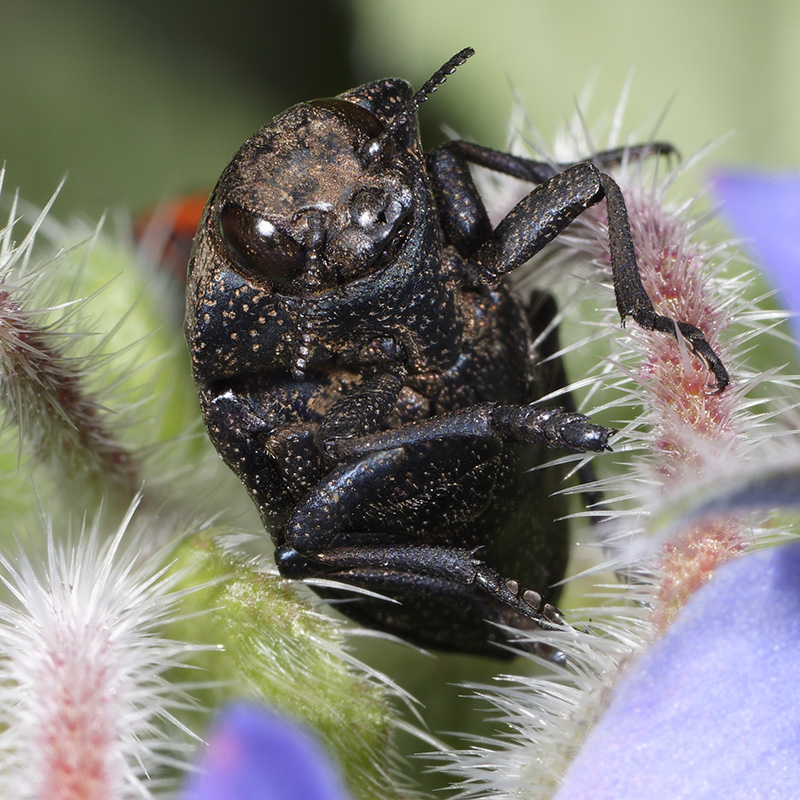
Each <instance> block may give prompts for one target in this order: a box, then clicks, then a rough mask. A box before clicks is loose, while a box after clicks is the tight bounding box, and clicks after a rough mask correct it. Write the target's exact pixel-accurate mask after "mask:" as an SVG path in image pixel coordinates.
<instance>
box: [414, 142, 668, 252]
mask: <svg viewBox="0 0 800 800" xmlns="http://www.w3.org/2000/svg"><path fill="white" fill-rule="evenodd" d="M673 153H675V148H674V147H673V146H672V145H671V144H667V143H666V142H650V143H648V144H642V145H634V146H632V147H618V148H615V149H613V150H604V151H601V152H599V153H596V154H595V155H593V156H592V158H591V161H592V163H593V164H595V165H596V166H598V167H600V168H601V169H608V168H609V167H613V166H616V165H618V164H620V163H621V162H622V161H624V160H625V159H631V158H636V159H640V158H646V157H648V156H652V155H671V154H673ZM426 163H427V166H428V172H429V173H430V176H431V183H432V185H433V194H434V198H435V200H436V206H437V208H438V209H439V217H440V221H441V223H442V229H443V230H444V232H445V237H446V239H447V241H448V242H449V243H450V244H452V245H453V246H454V247H455V248H456V249H457V250H458V252H459V253H460V254H461V255H462V256H464V257H468V256H471V255H472V254H473V253H474V252H475V251H476V250H477V249H478V247H480V245H482V244H483V243H484V242H486V241H488V240H489V238H490V237H491V235H492V224H491V222H490V221H489V215H488V214H487V213H486V208H485V206H484V204H483V200H482V199H481V196H480V193H479V192H478V189H477V187H476V186H475V181H474V180H473V178H472V173H471V171H470V168H469V165H470V164H475V165H476V166H479V167H484V168H485V169H489V170H492V171H493V172H499V173H501V174H503V175H509V176H510V177H512V178H517V179H518V180H522V181H527V182H529V183H544V182H545V181H548V180H550V179H551V178H552V177H553V176H554V175H556V174H557V173H559V172H561V171H563V170H564V169H565V168H567V167H568V166H570V165H569V164H553V163H552V162H548V161H534V160H532V159H530V158H524V157H523V156H516V155H512V154H511V153H504V152H502V151H500V150H493V149H491V148H490V147H483V146H482V145H479V144H474V143H473V142H465V141H462V140H458V139H456V140H454V141H451V142H445V143H444V144H443V145H440V146H439V147H436V148H434V149H433V150H431V151H430V152H429V153H428V155H427V157H426Z"/></svg>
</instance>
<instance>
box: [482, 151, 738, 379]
mask: <svg viewBox="0 0 800 800" xmlns="http://www.w3.org/2000/svg"><path fill="white" fill-rule="evenodd" d="M603 198H605V200H606V205H607V209H608V236H609V246H610V251H611V274H612V279H613V282H614V293H615V296H616V301H617V308H618V310H619V313H620V317H621V318H622V320H623V321H624V320H625V318H626V317H627V316H631V317H633V319H634V320H635V321H636V322H637V323H638V324H639V325H640V326H641V327H642V328H644V329H645V330H655V331H659V332H661V333H666V334H668V335H671V336H673V337H677V336H678V335H679V334H680V335H681V336H682V337H683V338H684V339H685V340H686V342H687V344H688V345H689V347H690V348H691V350H692V351H693V352H694V353H696V354H697V355H698V356H699V357H700V358H702V359H703V361H705V363H706V365H707V366H708V368H709V370H710V371H711V372H712V373H713V374H714V377H715V378H716V382H717V391H718V392H721V391H723V390H724V389H725V387H726V386H727V385H728V381H729V378H728V372H727V370H726V369H725V366H724V364H723V363H722V361H721V359H720V358H719V356H717V354H716V353H715V352H714V350H713V349H712V348H711V345H709V343H708V342H707V340H706V338H705V336H704V335H703V332H702V331H701V330H700V329H699V328H697V327H696V326H694V325H690V324H689V323H687V322H682V321H676V320H673V319H671V318H670V317H666V316H663V315H661V314H658V313H657V312H656V310H655V308H654V307H653V303H652V301H651V300H650V298H649V297H648V295H647V292H646V291H645V289H644V285H643V284H642V278H641V275H640V274H639V267H638V265H637V263H636V253H635V250H634V246H633V239H632V238H631V231H630V224H629V222H628V212H627V209H626V207H625V200H624V198H623V196H622V192H621V190H620V188H619V186H618V185H617V183H616V182H615V181H614V179H613V178H611V177H610V176H609V175H606V174H604V173H601V172H599V170H598V169H597V167H595V166H594V164H592V163H590V162H588V161H587V162H583V163H581V164H575V165H574V166H571V167H568V168H567V169H565V170H564V171H563V172H560V173H558V174H557V175H555V176H553V177H552V178H551V179H550V180H548V181H547V182H546V183H543V184H542V185H541V186H538V187H537V188H536V189H534V190H533V191H532V192H531V193H530V194H528V195H527V196H526V197H524V198H523V199H522V200H521V201H520V202H519V203H517V205H516V206H515V207H514V208H513V209H512V210H511V211H510V212H509V213H508V215H507V216H506V217H505V218H504V219H503V220H502V221H501V222H500V223H499V224H498V226H497V227H496V228H495V230H494V233H493V234H492V236H491V238H490V239H489V241H487V242H486V243H485V244H484V245H482V246H481V247H480V248H479V249H478V250H477V251H476V252H475V254H474V256H473V257H472V258H471V259H469V260H468V262H467V264H468V273H467V274H468V277H469V279H471V280H472V281H473V282H475V283H476V284H488V285H491V284H495V283H497V282H498V281H499V280H500V279H501V278H502V277H503V276H504V275H506V274H507V273H509V272H512V271H513V270H515V269H517V268H518V267H520V266H522V265H523V264H524V263H525V262H526V261H528V260H529V259H530V258H532V257H533V256H534V255H535V254H536V253H538V252H539V251H540V250H541V249H542V248H543V247H544V246H545V245H546V244H548V243H549V242H551V241H552V240H553V239H555V238H556V237H557V236H558V235H559V234H560V233H561V232H562V231H564V230H565V229H566V228H567V226H568V225H570V223H572V222H573V221H574V220H575V219H577V217H578V216H580V214H582V213H583V212H584V211H585V210H586V209H587V208H590V207H591V206H594V205H596V204H597V203H599V202H600V201H601V200H602V199H603Z"/></svg>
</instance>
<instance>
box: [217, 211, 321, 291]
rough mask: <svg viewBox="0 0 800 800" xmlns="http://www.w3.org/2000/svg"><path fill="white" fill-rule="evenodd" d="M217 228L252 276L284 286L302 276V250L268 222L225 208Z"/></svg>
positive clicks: (239, 262)
mask: <svg viewBox="0 0 800 800" xmlns="http://www.w3.org/2000/svg"><path fill="white" fill-rule="evenodd" d="M219 227H220V233H221V234H222V240H223V242H225V246H226V247H227V248H228V250H229V251H230V252H231V253H232V254H233V256H234V257H235V259H236V261H237V263H238V264H239V265H240V266H241V267H242V268H244V269H246V270H247V271H248V272H250V273H252V274H253V275H255V276H256V277H259V278H264V279H266V280H267V281H268V282H269V283H271V284H273V285H276V286H286V285H287V284H289V283H291V282H292V281H294V280H296V279H297V278H298V277H299V276H300V275H302V273H303V269H304V267H305V262H306V251H305V248H304V247H303V246H302V245H300V244H298V243H297V242H296V241H295V240H294V239H292V238H291V237H290V236H287V235H286V234H285V233H283V232H282V231H281V230H279V229H278V228H277V227H276V226H275V225H274V224H273V223H272V222H270V221H269V220H268V219H264V218H263V217H258V216H256V215H255V214H252V213H251V212H249V211H246V210H245V209H243V208H242V207H241V206H237V205H226V206H225V207H224V208H223V209H222V211H221V212H220V215H219Z"/></svg>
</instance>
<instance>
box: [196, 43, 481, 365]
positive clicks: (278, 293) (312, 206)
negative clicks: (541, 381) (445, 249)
mask: <svg viewBox="0 0 800 800" xmlns="http://www.w3.org/2000/svg"><path fill="white" fill-rule="evenodd" d="M469 54H471V53H469ZM469 54H468V55H469ZM468 55H464V52H462V53H460V54H459V55H458V56H456V57H455V58H454V59H451V61H450V62H448V64H446V65H445V67H443V68H442V69H441V70H439V71H438V72H437V73H436V74H435V75H434V76H433V78H431V79H430V80H429V81H428V82H427V83H426V84H425V86H423V88H422V89H420V91H419V92H417V94H416V95H414V94H412V90H411V87H410V85H409V84H408V83H407V82H406V81H403V80H398V79H386V80H382V81H376V82H374V83H369V84H365V85H364V86H361V87H359V88H357V89H353V90H350V91H349V92H346V93H344V94H342V95H339V96H338V97H334V98H326V99H322V100H313V101H311V102H308V103H301V104H299V105H296V106H294V107H292V108H290V109H288V110H287V111H285V112H283V113H282V114H279V115H278V116H277V117H275V118H274V119H273V120H272V121H271V122H269V123H267V124H266V125H265V126H263V127H262V128H261V129H260V130H258V131H257V132H256V133H255V134H254V135H253V136H252V137H251V138H250V139H248V140H247V142H245V144H244V145H243V146H242V148H241V149H240V150H239V152H238V153H237V154H236V156H235V157H234V158H233V160H232V161H231V163H230V164H229V165H228V167H227V169H226V170H225V172H224V173H223V174H222V176H221V178H220V180H219V183H218V184H217V187H216V189H215V190H214V192H213V194H212V196H211V198H210V200H209V204H208V206H207V208H206V212H205V214H204V217H203V220H202V222H201V223H200V228H199V230H198V235H197V237H196V240H195V246H194V249H193V255H192V260H191V262H190V294H189V296H190V297H192V295H194V296H195V298H196V301H197V303H198V306H197V307H199V306H200V305H203V304H204V305H205V306H206V307H208V306H209V304H211V305H213V304H214V303H216V302H217V301H216V300H214V299H213V297H212V295H214V294H216V293H218V292H221V291H222V287H223V286H225V287H227V288H226V291H227V290H229V289H230V288H231V287H232V286H240V287H241V288H240V290H238V291H239V294H240V295H241V296H244V294H245V293H249V294H250V295H253V293H256V294H257V296H258V297H263V296H269V297H271V298H274V304H275V307H276V308H277V309H278V310H277V311H276V313H278V314H281V315H284V314H285V315H286V320H285V323H284V326H285V330H286V331H287V338H288V339H289V340H291V341H292V342H293V344H292V345H291V347H290V349H291V350H292V353H291V356H290V361H291V371H292V373H293V374H294V375H295V377H298V378H302V376H303V373H304V370H305V366H306V363H307V356H308V354H309V351H310V349H311V348H312V345H313V344H314V342H312V340H314V341H316V343H317V344H320V343H322V344H324V346H325V347H328V348H330V347H333V346H334V345H332V344H330V342H332V341H333V340H334V339H335V338H336V337H337V336H340V335H341V329H343V328H346V327H347V326H349V332H352V333H354V334H355V336H356V337H362V338H368V339H369V338H375V337H376V336H378V334H380V335H385V330H384V329H385V327H386V326H387V325H388V324H389V323H387V321H386V316H387V315H386V308H387V307H389V306H391V305H393V304H394V305H396V304H397V303H398V302H403V301H402V300H400V297H401V296H403V295H405V296H408V297H409V298H413V297H418V296H419V295H420V294H421V292H420V287H418V286H414V287H411V286H410V284H414V283H417V284H418V283H419V281H421V280H424V281H426V282H427V283H430V282H431V281H434V282H435V278H432V277H431V272H432V271H433V272H435V270H437V269H438V268H439V266H438V265H439V262H440V258H441V256H440V249H441V244H440V241H439V239H438V238H437V237H438V236H439V233H438V220H437V217H436V214H435V213H433V214H432V213H431V209H432V208H434V206H433V201H432V198H431V195H430V190H429V187H428V182H427V175H426V171H425V164H424V154H423V152H422V147H421V144H420V141H419V133H418V129H417V121H416V116H415V112H416V109H417V107H418V106H419V104H420V103H421V102H423V101H424V100H425V98H426V97H427V96H428V95H429V94H430V93H431V92H433V91H434V90H435V89H436V87H437V86H438V85H439V84H440V83H441V82H442V81H443V80H444V79H445V77H446V75H447V74H449V73H450V72H452V71H453V69H455V66H457V63H461V62H462V61H463V60H464V59H465V58H466V57H468ZM459 59H460V60H459ZM423 273H424V275H423ZM215 281H216V284H217V285H216V286H214V285H212V284H213V283H214V282H215ZM434 294H437V292H436V291H435V289H434V287H431V291H430V292H428V295H430V296H431V303H432V302H433V298H432V295H434ZM220 299H222V298H221V297H220ZM226 302H227V303H228V304H230V302H231V301H230V298H227V299H226ZM442 302H443V301H442V299H441V298H440V308H441V304H442ZM248 305H249V304H248ZM195 311H196V309H195ZM191 313H193V312H192V310H191V309H188V310H187V320H188V319H189V316H188V315H189V314H191ZM236 313H237V312H236V311H235V309H234V308H233V307H231V308H230V309H229V312H228V314H229V318H231V319H232V318H233V316H234V315H235V314H236ZM402 313H406V314H411V313H412V311H411V310H408V309H406V310H405V311H403V312H401V313H400V314H399V315H397V316H396V317H395V319H396V322H395V323H392V324H394V326H395V328H398V327H402V319H400V317H401V316H402ZM414 313H416V312H414ZM430 313H433V314H435V313H436V311H435V310H433V309H431V311H430ZM240 316H241V314H240ZM417 316H419V314H417ZM378 318H380V319H379V321H378V322H375V320H376V319H378ZM373 323H374V324H373ZM192 324H193V323H192ZM421 324H422V323H418V324H417V325H416V327H420V325H421ZM437 324H438V321H437ZM326 328H327V331H326ZM312 329H313V330H312ZM195 334H197V331H195Z"/></svg>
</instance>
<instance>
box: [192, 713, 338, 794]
mask: <svg viewBox="0 0 800 800" xmlns="http://www.w3.org/2000/svg"><path fill="white" fill-rule="evenodd" d="M348 797H349V795H348V794H347V792H345V790H344V789H343V788H342V782H341V780H340V778H339V776H338V774H337V773H336V771H335V770H334V768H333V766H332V765H331V763H330V760H329V759H328V757H327V755H326V753H325V752H324V751H323V749H322V748H321V747H320V745H319V744H318V743H317V742H316V741H315V740H314V739H313V738H312V737H311V736H310V735H309V734H308V733H307V732H306V731H305V730H304V729H302V728H301V727H300V726H298V725H296V724H294V723H291V722H289V721H288V720H287V719H285V718H284V717H281V716H279V715H277V714H274V713H272V712H269V711H266V710H265V709H263V708H260V707H257V706H253V705H248V704H245V703H240V704H236V705H232V706H229V707H228V708H227V709H225V710H224V711H223V712H222V714H221V715H220V716H219V717H218V719H217V720H216V722H215V723H214V726H213V728H212V730H211V733H210V734H209V742H208V748H207V749H206V751H205V753H204V755H203V758H202V763H201V764H200V769H199V772H197V773H195V774H193V775H191V776H190V778H189V780H188V781H187V785H186V787H185V789H184V792H183V794H182V795H181V800H231V799H232V798H235V799H236V800H347V799H348Z"/></svg>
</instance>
